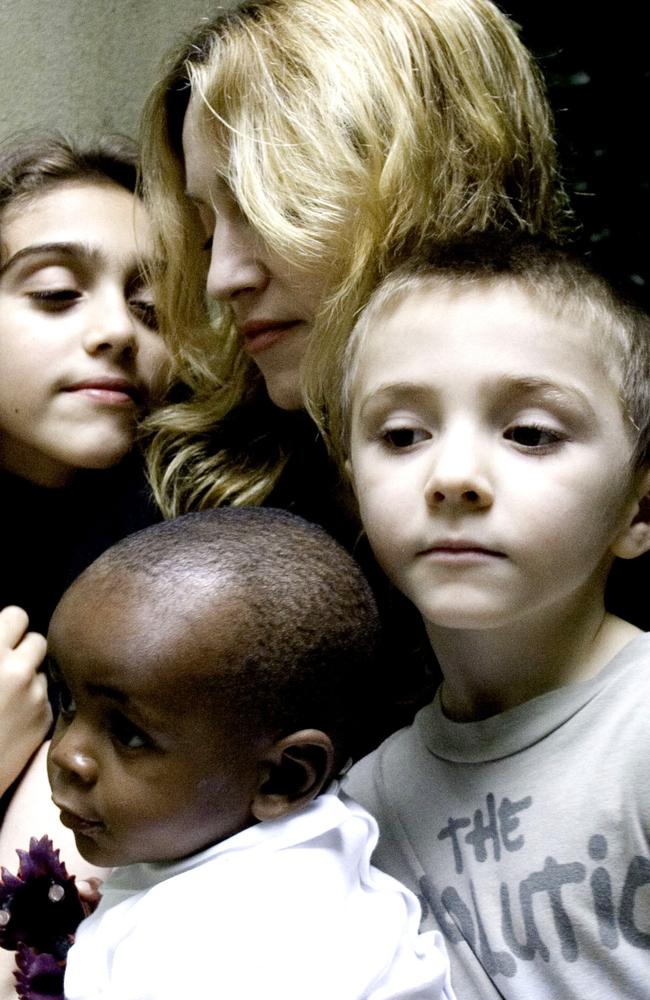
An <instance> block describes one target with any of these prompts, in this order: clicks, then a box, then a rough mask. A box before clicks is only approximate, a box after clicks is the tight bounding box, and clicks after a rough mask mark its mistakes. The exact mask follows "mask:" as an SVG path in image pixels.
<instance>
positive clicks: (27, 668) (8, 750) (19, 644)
mask: <svg viewBox="0 0 650 1000" xmlns="http://www.w3.org/2000/svg"><path fill="white" fill-rule="evenodd" d="M28 625H29V620H28V618H27V615H26V613H25V612H24V611H23V610H22V609H21V608H15V607H8V608H4V609H3V610H2V611H0V793H2V792H4V791H5V789H7V788H8V787H9V785H10V784H11V782H12V781H13V780H14V778H17V777H18V775H19V774H20V772H21V771H22V769H23V767H24V766H25V764H26V763H27V761H28V760H29V758H30V757H31V755H32V754H33V753H34V751H35V750H36V749H37V747H38V746H39V744H40V743H42V741H43V740H44V739H45V736H46V735H47V731H48V728H49V726H50V723H51V721H52V711H51V709H50V705H49V702H48V700H47V680H46V678H45V675H44V674H42V673H38V672H37V671H38V667H39V666H40V665H41V663H42V662H43V658H44V656H45V650H46V642H45V639H44V638H43V636H42V635H39V634H38V633H37V632H28V631H27V628H28Z"/></svg>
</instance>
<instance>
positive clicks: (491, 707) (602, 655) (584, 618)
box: [427, 605, 640, 722]
mask: <svg viewBox="0 0 650 1000" xmlns="http://www.w3.org/2000/svg"><path fill="white" fill-rule="evenodd" d="M427 631H428V634H429V638H430V640H431V644H432V646H433V649H434V651H435V654H436V658H437V659H438V662H439V663H440V667H441V670H442V673H443V675H444V682H443V687H442V704H443V708H444V711H445V714H446V715H448V716H449V717H450V718H451V719H454V720H456V721H459V722H467V721H475V720H478V719H486V718H488V717H490V716H492V715H498V714H499V713H501V712H504V711H506V710H507V709H509V708H514V707H515V706H516V705H521V704H523V703H524V702H526V701H530V699H531V698H535V697H537V696H538V695H541V694H545V693H546V692H547V691H551V690H553V689H555V688H559V687H563V686H564V685H566V684H572V683H576V682H578V681H584V680H587V679H588V678H590V677H594V676H595V675H596V674H597V673H599V671H600V670H601V669H602V668H603V667H605V666H606V665H607V664H608V663H609V661H610V660H611V659H612V658H613V657H614V656H615V655H616V653H618V652H619V651H620V650H621V649H622V648H623V647H624V646H626V645H627V643H628V642H630V640H631V639H633V638H634V637H635V636H636V635H639V634H640V630H639V629H637V628H636V627H635V626H634V625H630V624H629V622H625V621H623V620H622V619H621V618H616V617H615V616H614V615H610V614H608V613H607V612H605V610H604V608H603V607H602V605H601V606H600V607H590V608H586V609H585V608H583V609H576V608H573V609H571V610H570V611H567V613H565V615H563V616H557V617H556V618H555V619H553V620H552V621H549V620H548V618H546V620H545V621H544V622H542V623H534V622H533V623H531V622H530V621H528V620H524V621H522V622H520V623H517V624H516V625H512V626H510V627H508V628H507V629H500V628H492V629H481V630H479V629H472V630H470V629H451V628H443V627H440V626H437V625H431V624H428V625H427Z"/></svg>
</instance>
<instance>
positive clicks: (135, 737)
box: [111, 713, 151, 750]
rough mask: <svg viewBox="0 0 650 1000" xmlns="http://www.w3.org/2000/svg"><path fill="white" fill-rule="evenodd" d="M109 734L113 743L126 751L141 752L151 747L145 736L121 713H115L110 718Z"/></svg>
mask: <svg viewBox="0 0 650 1000" xmlns="http://www.w3.org/2000/svg"><path fill="white" fill-rule="evenodd" d="M111 734H112V736H113V739H114V740H115V742H116V743H119V745H120V746H121V747H124V748H125V749H127V750H141V749H142V748H143V747H148V746H151V740H150V739H149V737H148V736H147V734H146V733H145V732H143V731H142V729H140V728H139V726H136V725H134V723H133V722H131V720H130V719H127V717H126V716H125V715H122V714H121V713H115V714H114V715H113V716H112V717H111Z"/></svg>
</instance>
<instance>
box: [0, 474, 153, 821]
mask: <svg viewBox="0 0 650 1000" xmlns="http://www.w3.org/2000/svg"><path fill="white" fill-rule="evenodd" d="M159 519H160V516H159V514H158V512H157V510H156V507H155V505H154V503H153V500H152V499H151V498H150V494H149V490H148V487H147V485H146V482H145V478H144V474H143V471H142V466H141V463H140V462H139V460H138V459H135V458H129V459H127V460H125V461H124V462H123V463H122V464H121V465H119V466H117V467H116V468H114V469H108V470H100V471H95V470H92V471H84V472H80V473H79V475H78V478H77V479H76V480H75V483H74V485H73V486H71V487H68V488H65V489H50V488H48V487H45V486H38V485H36V484H34V483H31V482H29V481H27V480H25V479H21V478H20V477H18V476H14V475H11V474H9V473H6V472H1V471H0V532H1V533H2V548H1V557H0V608H3V607H6V606H7V605H8V604H17V605H18V606H19V607H22V608H24V610H25V611H26V612H27V614H28V615H29V626H30V629H31V630H32V631H37V632H41V633H43V634H46V632H47V627H48V623H49V620H50V617H51V615H52V612H53V611H54V608H55V606H56V604H57V602H58V600H59V598H60V597H61V595H62V594H63V592H64V590H65V589H66V588H67V587H68V585H69V584H70V583H72V581H73V580H74V579H75V577H76V576H78V575H79V573H81V571H82V570H83V569H85V568H86V566H88V565H90V563H91V562H93V560H94V559H96V558H97V556H98V555H100V554H101V553H102V552H103V551H104V550H105V549H107V548H109V547H110V546H111V545H112V544H113V543H114V542H116V541H118V540H119V539H120V538H123V537H124V536H125V535H128V534H130V533H131V532H133V531H138V530H139V529H140V528H144V527H146V526H147V525H148V524H153V523H154V522H155V521H157V520H159ZM12 791H13V789H8V790H7V792H6V793H5V795H4V796H2V798H1V799H0V821H1V819H2V816H3V815H4V812H5V809H6V806H7V805H8V802H9V799H10V797H11V793H12Z"/></svg>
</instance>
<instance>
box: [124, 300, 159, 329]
mask: <svg viewBox="0 0 650 1000" xmlns="http://www.w3.org/2000/svg"><path fill="white" fill-rule="evenodd" d="M129 309H130V310H131V312H132V313H133V315H134V316H135V318H136V319H137V320H138V321H139V322H140V323H142V325H143V326H146V327H147V329H149V330H157V329H158V314H157V312H156V307H155V305H154V304H153V302H150V301H149V300H148V299H138V298H131V299H129Z"/></svg>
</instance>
